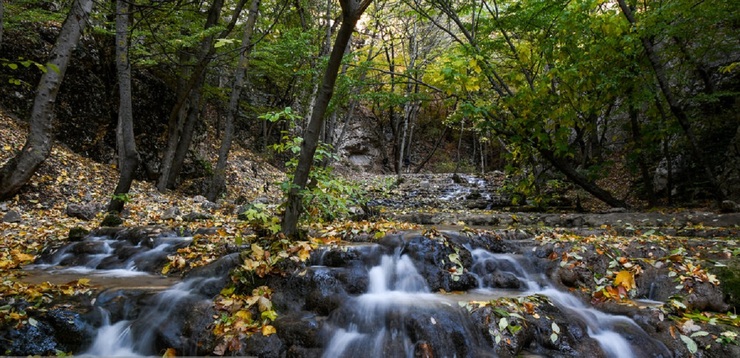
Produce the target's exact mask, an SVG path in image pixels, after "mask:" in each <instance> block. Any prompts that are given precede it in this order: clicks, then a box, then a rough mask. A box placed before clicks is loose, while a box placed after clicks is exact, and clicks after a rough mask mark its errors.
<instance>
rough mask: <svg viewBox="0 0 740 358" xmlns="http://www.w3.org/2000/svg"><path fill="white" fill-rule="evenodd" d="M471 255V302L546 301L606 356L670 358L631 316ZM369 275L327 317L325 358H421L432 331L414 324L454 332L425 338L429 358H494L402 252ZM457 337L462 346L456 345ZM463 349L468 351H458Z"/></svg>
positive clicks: (490, 256)
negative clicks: (474, 285) (361, 290)
mask: <svg viewBox="0 0 740 358" xmlns="http://www.w3.org/2000/svg"><path fill="white" fill-rule="evenodd" d="M470 252H471V254H472V257H473V266H472V267H471V268H470V272H471V273H472V274H473V275H474V276H475V277H476V279H477V280H478V285H479V288H478V289H477V290H475V292H472V294H474V295H475V296H476V297H479V298H480V297H490V298H488V300H490V299H492V298H498V297H502V296H510V297H511V296H519V297H520V296H530V295H543V296H547V297H548V298H549V299H550V301H551V302H553V303H554V304H555V305H556V306H558V307H559V308H560V309H561V310H562V311H563V312H564V313H565V314H566V315H567V316H568V317H570V318H572V319H573V320H577V321H578V322H581V323H582V324H583V326H585V327H586V329H587V334H588V336H589V337H590V338H591V339H593V340H594V341H596V342H597V343H598V346H599V347H600V348H601V350H602V354H603V355H604V356H607V357H625V358H627V357H636V356H640V357H642V356H650V355H653V356H655V355H654V353H655V352H661V354H662V355H663V356H666V357H667V356H671V354H670V353H669V352H668V350H667V348H666V347H665V346H664V345H663V344H662V343H660V342H658V341H654V340H651V339H650V338H645V337H648V334H647V333H646V332H645V331H644V330H642V329H641V328H640V327H639V326H638V325H637V324H636V323H635V322H634V321H632V320H631V319H630V318H627V317H623V316H615V315H609V314H606V313H603V312H600V311H598V310H596V309H593V308H590V307H587V306H586V305H585V304H584V303H582V302H581V301H580V300H579V299H578V298H577V297H576V296H574V295H571V294H569V293H566V292H562V291H558V290H557V289H555V288H553V287H550V286H549V285H548V282H547V279H546V278H545V277H544V276H543V275H542V274H534V273H533V272H532V271H531V270H528V269H525V267H523V266H522V265H521V264H520V262H519V259H521V258H520V257H517V256H515V255H509V254H494V253H491V252H488V251H486V250H483V249H472V250H470ZM368 276H369V283H368V290H367V292H366V293H365V294H362V295H359V296H357V297H354V298H351V299H350V300H349V301H348V302H346V303H345V304H343V305H342V307H341V308H339V309H338V310H336V311H334V312H333V313H332V315H330V317H329V321H328V323H327V325H326V326H325V328H324V329H325V332H327V335H328V336H329V337H330V339H328V343H327V344H326V346H325V351H324V354H323V357H353V356H362V357H386V356H405V357H414V356H424V355H425V351H424V350H425V349H430V348H428V347H427V348H425V347H426V345H427V342H428V341H426V340H425V338H428V337H430V336H433V335H434V333H430V331H429V329H427V330H426V331H424V330H423V329H422V328H420V327H422V326H423V325H419V324H417V323H418V322H419V321H420V320H430V321H431V322H432V323H435V322H436V321H439V320H442V319H444V320H446V322H445V323H446V324H445V325H444V326H443V327H445V328H444V329H446V330H449V329H450V328H449V327H456V328H457V329H459V330H460V331H459V332H449V331H444V332H442V333H441V334H442V335H446V338H447V341H449V342H450V344H449V346H440V344H444V342H445V337H443V338H442V339H441V340H435V339H430V341H434V344H435V346H434V347H433V352H434V355H435V356H441V357H465V356H469V357H478V356H491V355H493V353H492V352H493V351H494V349H493V347H488V346H487V344H486V343H485V342H484V340H483V339H481V337H480V336H477V334H478V333H479V332H475V330H476V329H475V328H473V327H475V324H473V322H472V321H471V320H470V319H469V313H468V312H464V311H462V310H459V307H458V306H457V305H454V304H451V303H450V302H454V299H455V298H454V295H453V296H452V299H450V296H448V295H440V294H435V293H430V292H429V288H428V287H427V285H426V281H425V280H424V278H423V277H422V276H421V275H420V274H419V273H418V271H417V269H416V268H415V266H414V263H413V261H412V260H411V259H410V258H409V257H408V256H406V255H401V254H400V249H396V252H395V253H394V254H393V255H385V256H383V257H382V259H381V260H380V263H379V264H378V265H377V266H374V267H372V268H370V269H369V271H368ZM437 329H440V328H437ZM458 333H459V334H458ZM635 335H640V336H641V338H642V339H641V341H640V344H644V343H645V342H649V344H648V345H649V347H638V346H635V343H634V342H632V341H631V340H630V337H633V336H635ZM461 337H464V338H461ZM431 338H433V337H431ZM460 339H462V340H463V341H464V343H460ZM463 346H464V347H468V349H467V350H464V349H461V347H463ZM427 353H428V352H427ZM595 354H596V353H595ZM661 354H658V355H657V356H660V355H661ZM596 355H598V354H596Z"/></svg>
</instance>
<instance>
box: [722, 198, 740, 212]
mask: <svg viewBox="0 0 740 358" xmlns="http://www.w3.org/2000/svg"><path fill="white" fill-rule="evenodd" d="M720 210H722V212H723V213H736V212H739V211H740V205H738V203H736V202H734V201H732V200H724V201H722V203H721V204H720Z"/></svg>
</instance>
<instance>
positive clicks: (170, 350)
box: [162, 348, 177, 358]
mask: <svg viewBox="0 0 740 358" xmlns="http://www.w3.org/2000/svg"><path fill="white" fill-rule="evenodd" d="M170 357H177V352H176V351H175V348H167V350H166V351H164V354H163V355H162V358H170Z"/></svg>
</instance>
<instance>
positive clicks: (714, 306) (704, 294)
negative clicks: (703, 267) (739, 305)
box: [686, 282, 730, 312]
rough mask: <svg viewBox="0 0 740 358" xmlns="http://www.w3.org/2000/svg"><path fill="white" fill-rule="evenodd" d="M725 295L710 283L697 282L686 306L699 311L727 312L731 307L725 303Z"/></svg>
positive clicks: (687, 298) (687, 297) (687, 299)
mask: <svg viewBox="0 0 740 358" xmlns="http://www.w3.org/2000/svg"><path fill="white" fill-rule="evenodd" d="M724 298H725V297H724V293H723V292H722V290H721V289H720V288H719V286H715V285H713V284H712V283H709V282H695V283H694V287H693V290H692V292H691V293H689V294H688V296H686V306H687V307H688V308H689V309H694V310H699V311H714V312H727V310H728V309H729V308H730V305H728V304H727V303H725V301H724Z"/></svg>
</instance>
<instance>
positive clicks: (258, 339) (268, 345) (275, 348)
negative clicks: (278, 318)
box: [237, 333, 285, 358]
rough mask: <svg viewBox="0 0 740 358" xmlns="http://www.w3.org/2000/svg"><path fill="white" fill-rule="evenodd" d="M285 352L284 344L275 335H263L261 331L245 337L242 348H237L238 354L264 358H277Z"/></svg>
mask: <svg viewBox="0 0 740 358" xmlns="http://www.w3.org/2000/svg"><path fill="white" fill-rule="evenodd" d="M284 352H285V345H284V344H283V341H281V340H280V338H278V336H277V335H274V334H273V335H270V336H263V335H262V334H261V333H257V334H254V335H252V336H250V337H249V338H247V339H246V340H245V341H244V342H243V344H242V349H241V350H239V352H238V353H237V355H239V356H252V357H264V358H279V357H282V356H283V354H284Z"/></svg>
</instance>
